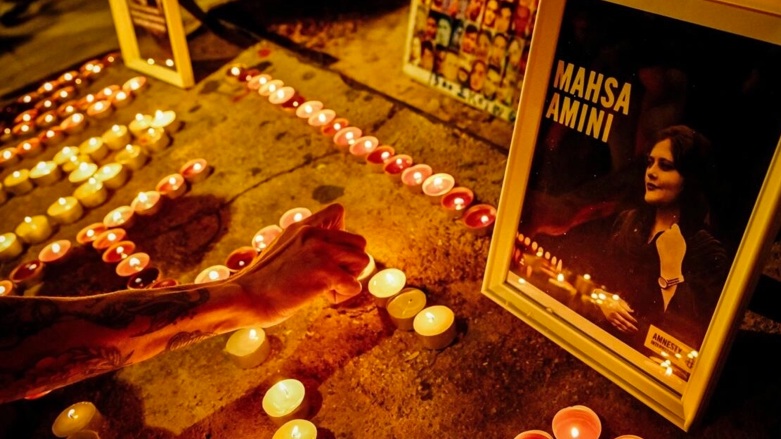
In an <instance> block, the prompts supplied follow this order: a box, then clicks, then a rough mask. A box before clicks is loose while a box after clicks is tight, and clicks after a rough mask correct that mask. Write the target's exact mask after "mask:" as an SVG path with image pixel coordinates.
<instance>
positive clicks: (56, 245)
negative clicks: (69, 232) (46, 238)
mask: <svg viewBox="0 0 781 439" xmlns="http://www.w3.org/2000/svg"><path fill="white" fill-rule="evenodd" d="M71 247H72V245H71V242H70V241H69V240H67V239H61V240H59V241H54V242H52V243H50V244H49V245H47V246H46V247H44V248H43V249H42V250H41V251H40V253H38V260H40V261H41V262H43V263H44V264H59V263H62V262H64V261H66V260H67V259H68V256H70V254H71Z"/></svg>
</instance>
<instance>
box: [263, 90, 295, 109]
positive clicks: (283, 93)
mask: <svg viewBox="0 0 781 439" xmlns="http://www.w3.org/2000/svg"><path fill="white" fill-rule="evenodd" d="M295 94H296V90H295V89H294V88H293V87H290V86H284V87H280V88H278V89H277V90H276V91H274V92H273V93H271V94H269V95H268V101H269V102H271V103H272V104H274V105H282V104H284V103H286V102H288V101H290V100H291V99H293V96H295Z"/></svg>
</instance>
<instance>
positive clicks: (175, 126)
mask: <svg viewBox="0 0 781 439" xmlns="http://www.w3.org/2000/svg"><path fill="white" fill-rule="evenodd" d="M150 125H151V126H152V127H153V128H162V129H164V130H165V131H166V132H169V133H175V132H177V131H179V129H180V128H181V127H182V120H181V119H178V118H177V117H176V112H174V111H173V110H166V111H162V110H157V111H155V115H154V117H153V118H152V121H151V122H150Z"/></svg>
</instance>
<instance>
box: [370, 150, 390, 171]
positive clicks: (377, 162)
mask: <svg viewBox="0 0 781 439" xmlns="http://www.w3.org/2000/svg"><path fill="white" fill-rule="evenodd" d="M394 154H396V150H394V149H393V147H392V146H388V145H382V146H378V147H377V148H375V149H374V151H372V152H370V153H369V155H367V156H366V164H367V165H369V169H370V170H372V171H373V172H382V167H383V165H384V164H385V160H388V159H389V158H391V157H393V155H394Z"/></svg>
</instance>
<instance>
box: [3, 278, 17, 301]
mask: <svg viewBox="0 0 781 439" xmlns="http://www.w3.org/2000/svg"><path fill="white" fill-rule="evenodd" d="M15 290H16V287H15V286H14V283H13V282H11V281H10V280H0V297H2V296H10V295H12V294H14V291H15Z"/></svg>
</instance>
